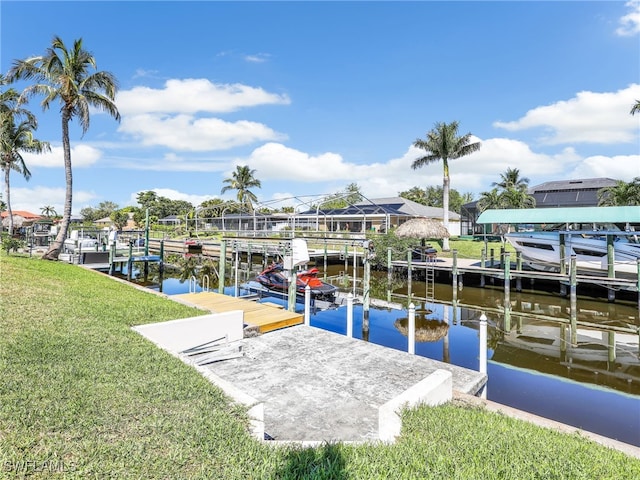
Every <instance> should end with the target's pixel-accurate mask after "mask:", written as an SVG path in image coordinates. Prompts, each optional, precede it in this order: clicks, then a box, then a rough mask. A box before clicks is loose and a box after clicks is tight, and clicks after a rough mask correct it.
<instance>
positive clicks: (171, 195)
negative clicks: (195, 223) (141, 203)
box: [128, 188, 216, 207]
mask: <svg viewBox="0 0 640 480" xmlns="http://www.w3.org/2000/svg"><path fill="white" fill-rule="evenodd" d="M150 190H151V191H153V192H156V194H158V196H159V197H165V198H168V199H169V200H184V201H186V202H189V203H191V204H192V205H193V206H195V207H197V206H198V205H200V204H201V203H202V202H204V201H205V200H210V199H212V198H216V196H215V195H193V194H190V193H184V192H180V191H178V190H173V189H171V188H152V189H150ZM141 191H142V190H141ZM141 191H138V192H134V193H132V194H131V195H130V197H129V203H128V205H138V194H139V193H140V192H141ZM144 191H145V192H147V191H149V190H144Z"/></svg>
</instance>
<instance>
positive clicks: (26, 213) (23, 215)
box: [0, 210, 42, 220]
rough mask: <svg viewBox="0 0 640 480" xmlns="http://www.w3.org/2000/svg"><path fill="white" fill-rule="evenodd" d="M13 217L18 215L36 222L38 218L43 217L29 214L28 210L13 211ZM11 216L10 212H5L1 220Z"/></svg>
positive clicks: (1, 215)
mask: <svg viewBox="0 0 640 480" xmlns="http://www.w3.org/2000/svg"><path fill="white" fill-rule="evenodd" d="M11 213H12V215H13V216H14V217H15V216H16V215H17V216H19V217H22V218H24V219H25V220H35V219H36V218H40V217H42V215H37V214H35V213H31V212H27V211H26V210H12V211H11ZM8 216H9V212H8V211H7V210H5V211H4V212H2V213H0V218H5V217H8Z"/></svg>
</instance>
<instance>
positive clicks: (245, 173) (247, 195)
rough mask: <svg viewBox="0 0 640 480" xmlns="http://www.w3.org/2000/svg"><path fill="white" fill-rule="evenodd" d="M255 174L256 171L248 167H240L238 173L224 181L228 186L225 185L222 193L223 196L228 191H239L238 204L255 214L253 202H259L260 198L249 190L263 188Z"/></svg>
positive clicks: (237, 169) (237, 168)
mask: <svg viewBox="0 0 640 480" xmlns="http://www.w3.org/2000/svg"><path fill="white" fill-rule="evenodd" d="M255 172H256V171H255V170H251V169H250V168H249V167H247V166H242V165H238V166H237V167H236V171H235V172H233V173H232V174H231V178H226V179H224V180H223V183H227V184H228V185H225V186H224V187H223V188H222V191H221V192H220V193H221V194H222V193H225V192H226V191H227V190H237V191H238V194H237V196H236V198H237V199H238V202H240V203H241V204H242V205H245V206H246V207H247V209H248V210H249V213H253V203H252V202H257V201H258V197H256V196H255V194H254V193H253V192H252V191H250V190H249V189H250V188H253V187H257V188H260V187H261V186H262V185H261V184H260V180H258V179H256V178H255V177H254V174H255Z"/></svg>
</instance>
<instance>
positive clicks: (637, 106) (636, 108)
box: [629, 100, 640, 115]
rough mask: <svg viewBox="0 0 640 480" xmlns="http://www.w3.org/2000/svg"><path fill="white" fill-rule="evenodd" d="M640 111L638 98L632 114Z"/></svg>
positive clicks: (632, 108)
mask: <svg viewBox="0 0 640 480" xmlns="http://www.w3.org/2000/svg"><path fill="white" fill-rule="evenodd" d="M638 112H640V100H636V103H634V104H633V107H631V112H629V113H631V115H635V114H636V113H638Z"/></svg>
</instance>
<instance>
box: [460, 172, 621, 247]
mask: <svg viewBox="0 0 640 480" xmlns="http://www.w3.org/2000/svg"><path fill="white" fill-rule="evenodd" d="M617 183H618V181H617V180H614V179H612V178H584V179H575V180H555V181H551V182H544V183H541V184H539V185H536V186H533V187H529V189H528V193H529V194H530V195H532V196H533V198H535V200H536V208H558V207H596V206H598V191H599V190H600V189H602V188H606V187H613V186H615V185H616V184H617ZM477 204H478V201H477V200H476V201H474V202H470V203H466V204H464V205H463V206H462V220H461V226H462V231H463V232H464V233H465V234H466V235H474V234H481V233H482V225H478V224H477V223H476V220H477V219H478V216H479V215H480V212H479V211H478V208H477Z"/></svg>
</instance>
